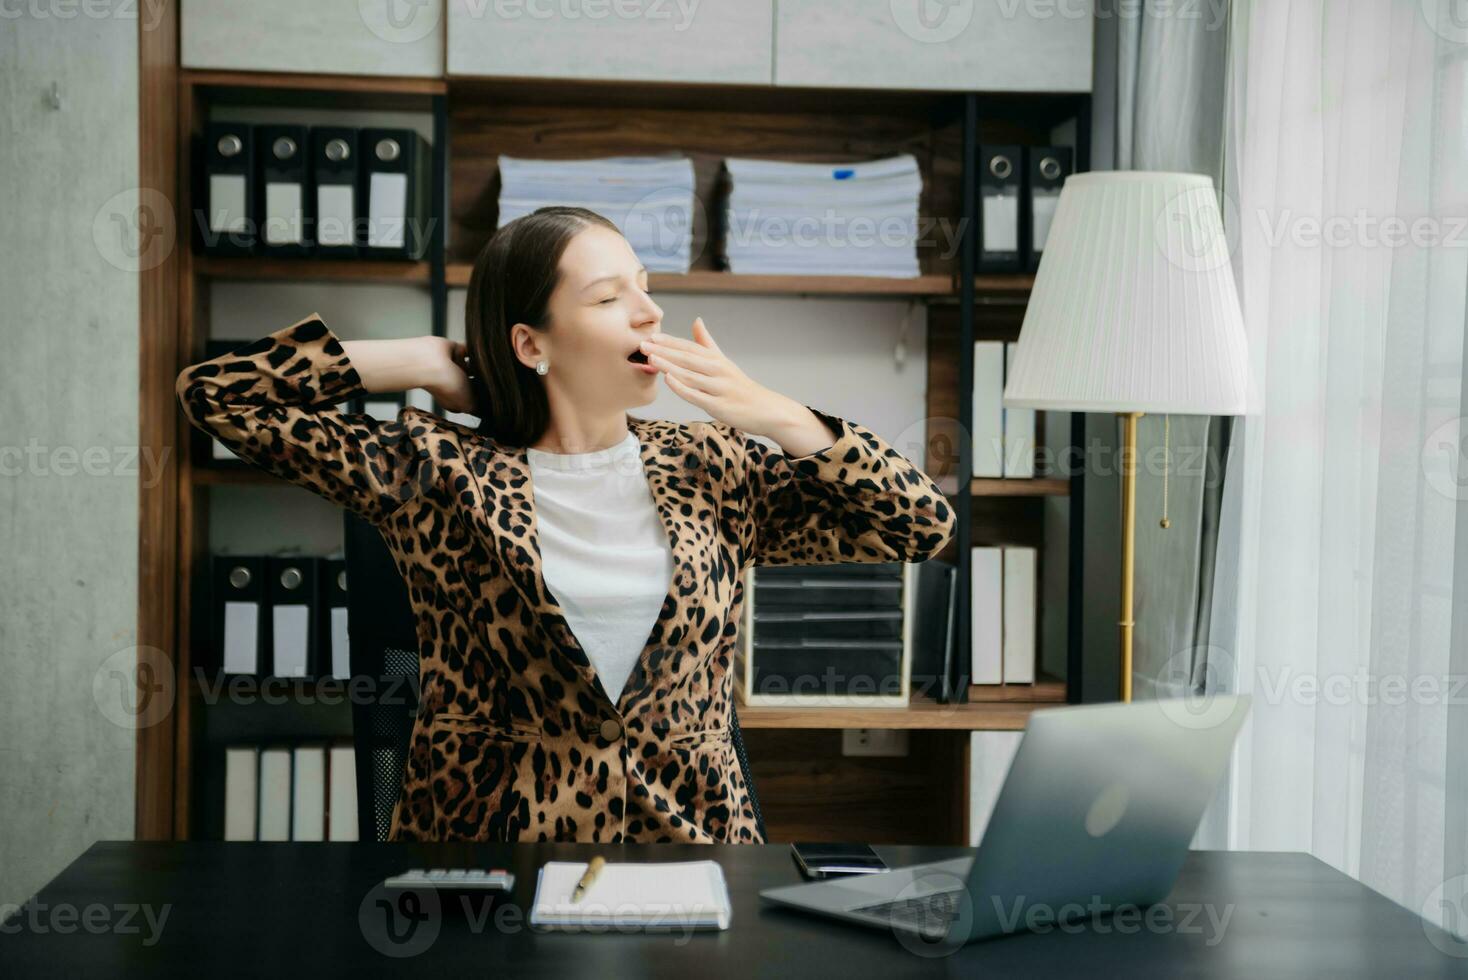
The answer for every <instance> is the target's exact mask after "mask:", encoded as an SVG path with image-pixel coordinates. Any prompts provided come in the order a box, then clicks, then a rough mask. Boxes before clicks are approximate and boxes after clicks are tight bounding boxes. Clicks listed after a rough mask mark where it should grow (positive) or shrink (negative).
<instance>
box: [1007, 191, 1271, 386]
mask: <svg viewBox="0 0 1468 980" xmlns="http://www.w3.org/2000/svg"><path fill="white" fill-rule="evenodd" d="M1247 378H1248V350H1247V347H1246V341H1245V336H1244V321H1243V316H1242V314H1241V312H1240V310H1239V298H1238V293H1237V291H1236V290H1235V288H1234V275H1233V268H1232V267H1231V266H1230V264H1229V253H1228V243H1227V241H1226V240H1225V238H1224V229H1223V222H1222V220H1221V219H1220V217H1219V213H1218V199H1217V196H1216V195H1215V193H1214V190H1213V181H1212V179H1210V178H1208V177H1203V176H1198V175H1195V174H1170V173H1147V172H1140V171H1117V172H1100V173H1086V174H1077V175H1075V176H1073V177H1071V178H1070V179H1068V180H1067V181H1066V182H1065V187H1064V188H1063V189H1062V190H1061V192H1060V201H1059V203H1058V205H1057V208H1056V212H1055V218H1054V223H1053V224H1052V225H1051V228H1050V235H1049V238H1048V239H1047V241H1046V242H1045V250H1044V258H1043V259H1042V260H1041V263H1040V270H1039V273H1038V274H1037V275H1036V276H1035V285H1034V290H1033V291H1032V292H1031V293H1030V300H1029V306H1028V308H1027V309H1026V312H1025V319H1024V325H1023V326H1022V327H1021V329H1020V335H1019V346H1018V348H1017V349H1016V350H1015V353H1014V363H1013V365H1012V367H1011V370H1010V373H1009V379H1008V383H1007V384H1006V385H1005V387H1004V404H1005V405H1007V406H1010V407H1014V408H1047V409H1057V410H1069V411H1076V412H1147V413H1157V414H1164V413H1167V414H1174V415H1242V414H1244V411H1245V402H1246V397H1247Z"/></svg>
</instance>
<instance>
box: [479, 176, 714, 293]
mask: <svg viewBox="0 0 1468 980" xmlns="http://www.w3.org/2000/svg"><path fill="white" fill-rule="evenodd" d="M499 167H500V201H499V208H500V216H499V224H500V226H501V227H503V226H504V225H506V224H508V223H509V222H511V221H513V220H515V219H516V218H518V217H521V216H522V215H526V214H529V213H530V212H532V211H534V210H535V209H536V208H540V207H545V206H547V205H552V204H560V205H569V206H575V207H583V208H588V209H590V210H592V211H595V212H596V213H597V214H600V215H602V216H603V217H605V218H607V219H608V220H609V221H611V222H612V223H613V224H615V225H616V226H617V228H618V229H619V230H620V231H621V232H622V234H623V236H624V237H626V239H627V241H628V243H629V244H631V246H632V250H633V251H634V252H636V253H637V258H638V260H639V261H640V262H642V264H643V265H644V266H646V267H647V271H648V272H677V273H686V272H687V271H688V263H689V256H690V253H691V251H692V245H693V161H692V160H690V159H688V158H687V157H683V156H677V155H673V154H668V155H662V156H646V157H601V158H596V159H589V160H527V159H524V158H517V157H507V156H501V157H500V158H499Z"/></svg>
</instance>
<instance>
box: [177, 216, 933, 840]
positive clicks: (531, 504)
mask: <svg viewBox="0 0 1468 980" xmlns="http://www.w3.org/2000/svg"><path fill="white" fill-rule="evenodd" d="M465 319H466V329H467V337H468V344H467V349H466V347H465V346H464V345H461V344H456V343H452V342H450V341H448V340H446V339H444V338H442V337H416V338H411V339H403V340H376V341H372V340H363V341H341V340H339V339H338V338H337V337H336V336H335V335H334V334H333V333H332V332H331V331H330V330H329V329H328V328H327V326H326V324H325V323H323V322H322V320H321V318H320V317H319V316H317V315H314V314H313V315H311V316H309V317H306V318H305V319H303V320H301V321H299V322H297V323H294V324H291V325H290V326H288V327H284V328H282V329H280V330H278V331H276V332H275V333H272V334H270V335H268V336H266V337H263V338H261V339H260V340H257V341H255V342H254V343H251V344H248V345H246V346H244V347H241V348H239V349H237V350H235V351H233V352H231V353H229V354H224V355H221V356H220V357H216V358H214V359H213V360H209V361H205V362H203V363H201V364H197V365H194V366H193V367H191V368H188V369H186V370H184V371H183V373H181V374H180V375H179V378H178V384H177V390H178V394H179V398H180V400H181V401H182V404H183V407H184V411H185V412H186V413H187V415H188V418H189V420H190V422H192V423H193V424H194V425H196V426H198V427H199V428H200V429H203V430H204V431H205V432H208V433H209V434H211V435H213V436H214V437H215V438H217V439H219V440H221V441H222V442H223V443H225V445H227V446H229V448H231V449H232V450H234V452H236V453H237V454H238V455H240V456H241V457H243V458H245V459H247V460H249V461H251V462H253V463H254V464H255V465H257V466H260V467H262V468H264V469H266V470H269V471H270V472H272V473H275V474H276V475H278V476H281V477H283V478H284V479H286V480H289V481H291V482H293V483H296V484H299V485H300V486H303V487H306V488H307V489H309V490H312V491H313V492H315V493H318V494H320V495H321V496H323V497H325V498H327V499H329V500H332V501H334V502H336V503H338V504H341V505H342V506H343V507H347V508H349V509H351V510H353V511H354V512H356V513H358V514H360V515H362V516H364V517H365V518H367V519H368V520H370V521H371V522H372V523H373V524H374V525H376V526H377V527H378V528H379V529H380V530H381V532H382V535H383V538H384V540H385V541H386V542H387V544H388V546H389V547H390V549H391V550H392V553H393V555H394V557H395V560H396V562H397V566H398V569H399V570H400V572H401V573H402V575H403V577H404V579H405V581H406V582H407V585H408V591H409V595H410V598H411V600H412V605H413V609H414V613H415V615H416V617H417V627H418V637H419V641H420V652H421V660H422V669H421V685H420V703H419V708H418V714H417V718H416V720H415V722H414V726H413V733H412V738H411V745H410V748H409V755H408V762H407V765H406V767H405V771H404V773H403V784H402V789H401V792H400V794H399V797H398V801H397V805H396V807H395V809H394V812H393V818H392V825H391V830H390V833H389V836H390V838H391V839H394V840H402V839H431V840H448V839H474V840H546V839H552V840H579V841H609V842H618V841H624V840H627V841H683V842H711V841H730V842H733V841H745V842H760V841H762V837H761V835H760V833H759V831H758V829H757V826H756V823H755V820H754V814H753V811H752V808H751V807H750V804H749V799H748V795H747V793H746V791H745V786H744V783H743V781H742V779H741V774H740V770H739V765H738V762H737V760H736V757H735V753H734V749H733V746H732V744H731V742H730V739H729V728H728V719H729V712H730V698H731V697H732V696H733V690H732V689H733V677H732V671H731V668H732V664H733V661H734V651H735V642H736V634H737V625H738V623H739V614H740V608H741V601H742V598H743V586H742V582H741V577H740V572H741V571H742V570H743V569H744V568H745V567H746V566H748V565H753V564H765V565H779V564H812V563H820V562H843V561H920V560H923V559H926V558H929V557H931V556H932V555H933V554H934V553H936V552H937V551H938V550H940V549H941V548H942V547H943V545H944V544H945V543H946V542H947V541H948V539H949V537H950V536H951V535H952V531H953V523H954V519H953V514H952V511H951V510H950V508H949V507H948V505H947V503H946V501H945V500H944V498H943V495H942V493H941V492H940V491H939V489H938V488H937V487H936V486H935V485H934V484H933V482H932V481H931V480H930V479H928V477H927V476H925V475H924V474H923V473H921V472H920V471H919V470H918V469H917V468H916V467H914V466H913V465H912V464H911V463H910V462H908V461H907V460H906V459H904V458H903V457H902V456H901V455H899V454H898V453H897V452H896V451H895V450H893V449H892V448H891V447H889V446H888V445H887V444H886V443H884V442H883V441H882V440H881V439H879V438H878V437H876V436H875V435H873V434H872V433H871V432H869V431H867V430H866V429H864V428H862V427H861V426H858V425H856V424H854V423H851V422H847V421H844V420H842V419H838V418H835V417H832V416H830V415H826V414H823V413H820V412H815V411H812V410H811V409H809V408H807V407H805V406H803V405H801V404H800V403H799V402H796V401H794V400H792V399H790V398H787V397H785V396H783V395H779V394H776V393H775V392H773V391H770V390H769V389H767V388H763V387H761V386H760V385H758V384H756V383H755V382H754V381H752V380H750V379H749V378H748V377H746V376H745V375H744V374H743V373H742V372H741V371H740V370H739V368H737V367H736V366H735V365H734V364H733V363H732V362H731V361H730V360H729V358H728V357H726V356H725V355H724V354H723V353H722V352H721V351H720V350H719V347H718V345H717V344H716V343H715V342H714V338H713V337H712V336H711V335H710V333H709V331H708V329H707V328H706V327H705V326H704V325H703V322H702V321H701V320H695V321H694V325H693V339H692V340H691V341H690V340H685V339H679V338H675V337H670V336H668V335H666V334H664V333H662V332H661V329H660V328H661V324H662V319H663V313H662V310H661V309H659V308H658V306H657V304H655V303H654V302H653V301H652V298H651V297H650V296H649V295H648V293H647V273H646V271H645V270H644V269H642V268H641V266H640V265H639V263H638V261H637V257H636V255H635V253H634V252H633V251H632V248H631V247H630V246H629V245H628V244H627V241H626V240H625V239H624V238H623V237H622V236H621V235H620V234H619V233H618V232H617V229H616V227H615V226H614V225H612V224H611V223H610V222H608V221H606V220H605V219H604V218H602V217H600V216H599V215H597V214H595V213H594V212H591V211H587V210H583V209H580V208H569V207H551V208H541V209H540V210H538V211H536V212H535V213H533V214H530V215H527V216H525V217H522V218H520V219H518V220H516V221H513V222H511V223H509V224H507V225H505V226H504V227H503V228H501V229H500V230H499V231H497V232H496V233H495V235H494V236H493V238H492V239H491V240H490V241H489V243H488V244H487V245H486V246H485V248H484V250H483V251H482V252H481V253H480V255H479V257H478V260H477V261H476V262H475V265H474V271H473V274H472V276H471V278H470V281H469V294H468V305H467V310H466V314H465ZM466 354H467V360H468V365H467V366H466V365H465V358H466ZM471 370H472V376H471V373H470V372H471ZM659 376H661V377H662V378H663V379H664V382H665V383H666V384H667V386H668V387H669V388H670V389H671V390H672V391H674V392H676V393H677V394H678V395H679V396H680V397H682V398H683V399H685V400H686V401H688V402H689V403H691V404H693V405H694V406H696V407H698V408H699V409H702V410H703V411H704V412H706V413H708V414H709V415H710V416H712V417H713V419H714V421H712V422H695V423H688V424H685V423H674V422H661V421H647V420H642V419H637V418H632V417H629V416H628V415H627V414H626V412H627V410H628V409H630V408H634V407H637V406H641V405H646V404H647V403H649V402H650V401H652V399H653V397H654V395H655V393H656V385H657V378H658V377H659ZM476 379H482V383H481V381H480V380H476ZM408 388H424V389H427V390H428V391H429V392H431V393H432V394H433V395H434V397H435V398H436V399H437V400H438V404H439V405H441V406H443V407H445V408H447V409H450V410H452V411H462V412H478V413H479V414H480V415H481V417H482V419H483V421H482V422H481V424H480V426H479V428H478V429H477V430H476V429H474V428H471V427H469V426H465V425H459V424H456V423H453V422H450V421H447V420H445V419H443V418H439V417H438V416H435V415H433V414H430V413H428V412H425V411H423V410H421V409H418V408H405V409H403V410H402V411H400V412H399V414H398V417H397V419H396V420H394V421H391V422H381V421H376V420H374V419H372V418H370V417H368V416H365V415H355V414H354V415H344V414H341V413H340V412H337V411H334V410H333V409H332V406H333V405H334V404H336V403H337V402H340V401H342V400H344V399H347V398H352V397H354V396H358V395H362V394H363V393H365V392H380V391H399V390H404V389H408ZM751 435H757V436H762V437H766V438H768V439H770V440H773V441H774V442H775V443H777V444H778V445H779V446H780V448H781V450H783V452H777V451H774V450H771V449H769V448H767V447H766V446H765V445H764V444H763V443H761V442H759V441H757V440H755V439H752V438H749V436H751Z"/></svg>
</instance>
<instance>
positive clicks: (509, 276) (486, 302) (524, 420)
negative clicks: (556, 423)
mask: <svg viewBox="0 0 1468 980" xmlns="http://www.w3.org/2000/svg"><path fill="white" fill-rule="evenodd" d="M591 225H601V226H602V227H605V228H610V229H611V230H612V231H619V229H618V228H617V226H616V225H615V224H613V223H612V222H610V221H608V220H607V219H606V218H604V217H602V216H601V215H599V214H597V213H596V212H595V211H590V210H587V209H586V208H575V207H563V206H559V205H558V206H554V207H544V208H537V209H536V210H535V211H532V212H531V213H530V214H527V215H522V216H521V217H518V218H516V219H515V220H513V221H511V222H508V223H507V224H506V225H505V226H504V227H503V228H500V229H499V230H498V231H496V232H495V233H494V235H493V236H491V237H490V239H489V241H488V242H486V243H485V245H484V248H483V249H481V250H480V252H479V257H478V258H476V259H475V260H474V271H473V272H472V273H471V274H470V276H469V296H468V299H467V301H466V303H465V307H464V333H465V341H466V343H467V346H468V349H469V365H470V367H471V368H472V369H473V373H474V376H475V379H476V380H475V384H474V387H475V391H474V395H475V401H476V402H477V408H478V410H479V432H480V434H481V435H486V436H489V437H490V438H492V439H494V440H496V441H497V442H501V443H504V444H505V445H509V446H528V445H530V444H531V443H533V442H534V441H535V440H537V439H539V438H540V436H541V435H542V433H544V432H545V429H546V426H547V425H549V424H550V404H549V402H548V401H547V400H546V397H545V386H544V384H543V383H542V382H541V380H540V377H539V376H538V375H536V373H535V372H534V371H533V370H531V369H530V368H528V367H526V366H525V365H523V364H521V363H520V360H519V358H517V357H516V356H515V350H514V348H513V347H512V346H511V344H510V328H511V327H513V326H514V325H515V324H517V323H525V324H528V325H530V326H531V327H533V328H535V329H536V330H546V329H548V328H549V327H550V323H549V315H548V314H547V312H546V305H547V304H548V303H549V301H550V296H551V293H552V292H553V291H554V290H555V288H556V283H557V282H559V281H560V262H561V254H562V253H563V252H565V250H566V246H567V244H569V243H570V241H571V239H572V238H573V237H575V235H576V234H577V232H580V231H581V230H583V229H585V228H587V227H589V226H591ZM619 233H620V232H619Z"/></svg>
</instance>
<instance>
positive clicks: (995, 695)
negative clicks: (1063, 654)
mask: <svg viewBox="0 0 1468 980" xmlns="http://www.w3.org/2000/svg"><path fill="white" fill-rule="evenodd" d="M968 699H969V701H970V703H972V702H975V701H981V702H985V703H988V704H994V703H1010V704H1015V703H1025V704H1064V703H1065V681H1063V680H1061V679H1060V678H1058V677H1050V676H1048V675H1043V674H1042V675H1041V676H1040V679H1039V680H1037V681H1036V682H1035V683H1033V684H970V685H969V687H968Z"/></svg>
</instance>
